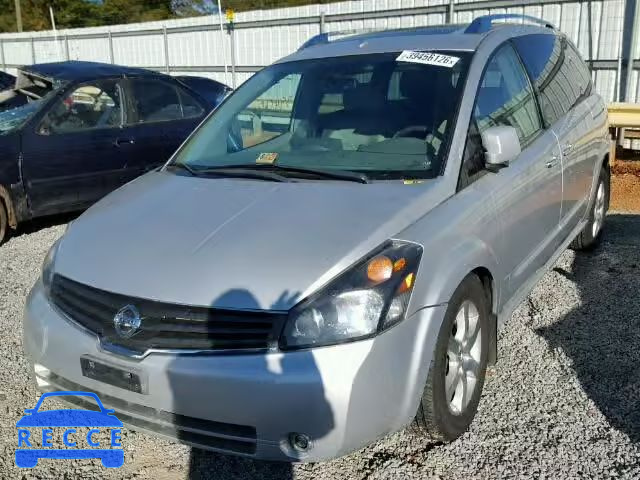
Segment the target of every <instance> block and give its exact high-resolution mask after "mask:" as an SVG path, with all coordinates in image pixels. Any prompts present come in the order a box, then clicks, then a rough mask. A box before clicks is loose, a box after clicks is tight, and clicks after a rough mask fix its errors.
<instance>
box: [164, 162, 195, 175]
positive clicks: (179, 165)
mask: <svg viewBox="0 0 640 480" xmlns="http://www.w3.org/2000/svg"><path fill="white" fill-rule="evenodd" d="M167 168H181V169H182V170H185V171H186V172H188V173H189V174H190V175H191V176H192V177H195V176H196V172H195V170H194V169H193V168H191V167H190V166H189V165H187V164H185V163H170V164H169V165H167Z"/></svg>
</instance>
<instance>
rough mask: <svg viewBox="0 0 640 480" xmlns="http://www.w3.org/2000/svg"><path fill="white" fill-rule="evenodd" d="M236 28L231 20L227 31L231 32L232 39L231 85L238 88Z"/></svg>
mask: <svg viewBox="0 0 640 480" xmlns="http://www.w3.org/2000/svg"><path fill="white" fill-rule="evenodd" d="M234 30H235V28H234V27H233V22H229V23H228V24H227V33H229V39H230V40H231V86H232V87H233V88H236V87H237V86H238V79H237V76H236V41H235V35H234Z"/></svg>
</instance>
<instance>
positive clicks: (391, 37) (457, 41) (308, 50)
mask: <svg viewBox="0 0 640 480" xmlns="http://www.w3.org/2000/svg"><path fill="white" fill-rule="evenodd" d="M486 35H487V34H486V33H478V34H476V33H467V34H465V33H464V26H463V25H443V26H437V27H436V26H434V27H417V28H409V29H399V30H385V31H377V32H366V33H360V34H337V36H333V35H331V34H327V36H326V37H325V38H324V39H323V38H317V39H316V38H312V39H311V40H310V41H309V42H307V43H306V44H305V45H303V47H302V48H301V49H300V50H298V51H297V52H295V53H293V54H291V55H289V56H287V57H285V58H283V59H281V60H280V62H291V61H296V60H306V59H311V58H325V57H340V56H347V55H363V54H367V53H385V52H399V51H402V50H424V49H433V50H459V51H474V50H475V49H476V48H477V46H478V44H479V43H480V42H481V41H482V39H483V38H484V37H485V36H486Z"/></svg>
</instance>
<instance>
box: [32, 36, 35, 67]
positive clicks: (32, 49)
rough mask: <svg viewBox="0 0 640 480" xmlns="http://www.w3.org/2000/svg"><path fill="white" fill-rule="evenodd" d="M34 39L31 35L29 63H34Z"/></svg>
mask: <svg viewBox="0 0 640 480" xmlns="http://www.w3.org/2000/svg"><path fill="white" fill-rule="evenodd" d="M34 42H35V40H34V38H33V37H31V63H32V64H33V63H36V46H35V43H34Z"/></svg>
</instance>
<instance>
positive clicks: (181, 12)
mask: <svg viewBox="0 0 640 480" xmlns="http://www.w3.org/2000/svg"><path fill="white" fill-rule="evenodd" d="M330 1H335V0H222V2H221V3H222V9H223V10H226V9H227V8H232V9H233V10H235V11H246V10H255V9H264V8H276V7H291V6H297V5H309V4H313V3H329V2H330ZM20 4H21V8H22V25H23V29H24V31H33V30H49V29H51V19H50V16H49V6H51V7H53V10H54V12H55V19H56V26H57V27H58V28H79V27H95V26H99V25H115V24H120V23H132V22H146V21H151V20H166V19H169V18H178V17H191V16H196V15H207V14H212V13H215V12H216V11H217V0H20ZM16 29H17V26H16V15H15V0H0V32H15V31H16Z"/></svg>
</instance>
